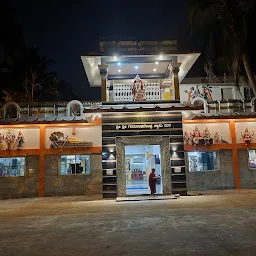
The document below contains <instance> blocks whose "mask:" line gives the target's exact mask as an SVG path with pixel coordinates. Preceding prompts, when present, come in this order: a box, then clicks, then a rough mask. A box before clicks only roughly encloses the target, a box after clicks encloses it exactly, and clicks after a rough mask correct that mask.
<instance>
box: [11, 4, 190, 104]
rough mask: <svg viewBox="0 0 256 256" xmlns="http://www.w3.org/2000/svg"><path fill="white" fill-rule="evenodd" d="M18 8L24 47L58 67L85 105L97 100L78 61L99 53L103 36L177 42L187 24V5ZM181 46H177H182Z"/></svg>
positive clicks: (39, 6)
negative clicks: (34, 48)
mask: <svg viewBox="0 0 256 256" xmlns="http://www.w3.org/2000/svg"><path fill="white" fill-rule="evenodd" d="M13 2H14V4H15V5H16V6H17V7H18V10H19V13H20V20H21V22H22V24H23V27H24V34H25V40H26V43H27V44H28V45H30V46H39V47H40V48H41V53H42V54H43V55H46V56H47V57H50V58H52V59H53V60H55V61H56V64H55V66H54V68H53V69H54V71H56V72H57V74H58V77H59V79H63V80H66V81H68V82H71V84H72V86H73V90H74V93H75V94H76V95H78V97H79V98H80V99H81V100H98V99H99V98H100V90H99V89H94V88H89V84H88V81H87V78H86V75H85V72H84V69H83V66H82V63H81V60H80V56H81V55H83V54H86V53H88V52H90V51H97V50H98V41H99V39H100V37H102V36H133V37H137V38H141V39H148V40H150V39H154V38H159V37H161V36H170V37H172V38H173V39H176V38H178V36H179V34H180V31H181V30H182V26H183V25H184V22H185V12H184V6H185V3H184V1H183V0H169V1H159V0H157V1H122V0H119V1H111V0H104V1H100V0H95V1H89V0H88V1H86V0H73V1H63V0H43V1H42V0H23V1H20V0H13ZM178 44H179V42H178Z"/></svg>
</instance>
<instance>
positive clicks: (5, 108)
mask: <svg viewBox="0 0 256 256" xmlns="http://www.w3.org/2000/svg"><path fill="white" fill-rule="evenodd" d="M11 105H13V106H15V107H16V110H17V114H16V118H20V105H19V104H18V103H16V102H14V101H11V102H6V103H5V104H4V105H3V107H2V111H3V112H4V118H6V110H7V109H8V107H9V106H11Z"/></svg>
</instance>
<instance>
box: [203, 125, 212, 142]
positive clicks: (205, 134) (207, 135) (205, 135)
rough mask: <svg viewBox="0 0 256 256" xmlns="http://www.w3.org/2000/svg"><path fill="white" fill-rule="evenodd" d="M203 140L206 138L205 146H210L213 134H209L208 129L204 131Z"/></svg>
mask: <svg viewBox="0 0 256 256" xmlns="http://www.w3.org/2000/svg"><path fill="white" fill-rule="evenodd" d="M203 138H204V145H209V144H210V138H211V133H210V132H209V129H208V128H207V127H206V128H205V130H204V134H203Z"/></svg>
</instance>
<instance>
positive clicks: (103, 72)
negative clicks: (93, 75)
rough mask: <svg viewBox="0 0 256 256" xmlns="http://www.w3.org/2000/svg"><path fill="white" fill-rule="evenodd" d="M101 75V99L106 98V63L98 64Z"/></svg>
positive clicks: (103, 100)
mask: <svg viewBox="0 0 256 256" xmlns="http://www.w3.org/2000/svg"><path fill="white" fill-rule="evenodd" d="M98 68H99V70H100V77H101V101H102V102H105V101H106V100H107V77H108V65H105V64H103V65H98Z"/></svg>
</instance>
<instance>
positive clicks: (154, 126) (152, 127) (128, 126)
mask: <svg viewBox="0 0 256 256" xmlns="http://www.w3.org/2000/svg"><path fill="white" fill-rule="evenodd" d="M171 127H172V124H170V123H165V124H122V125H116V130H145V129H149V130H159V129H164V128H171Z"/></svg>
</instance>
